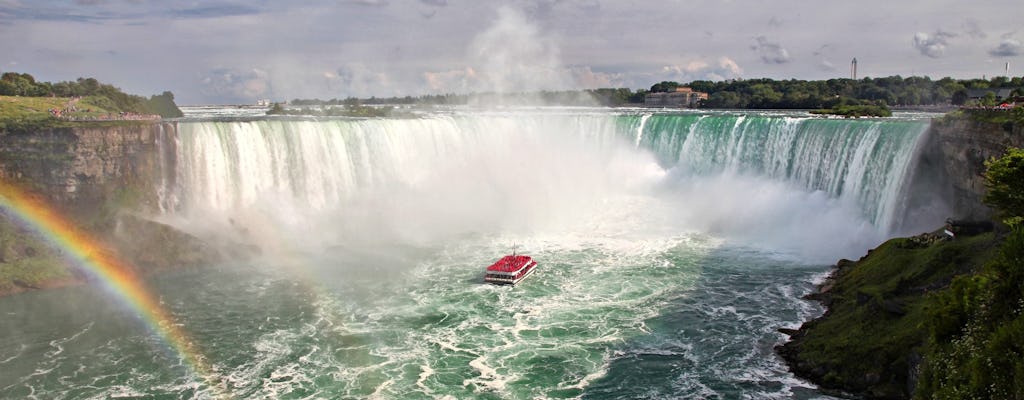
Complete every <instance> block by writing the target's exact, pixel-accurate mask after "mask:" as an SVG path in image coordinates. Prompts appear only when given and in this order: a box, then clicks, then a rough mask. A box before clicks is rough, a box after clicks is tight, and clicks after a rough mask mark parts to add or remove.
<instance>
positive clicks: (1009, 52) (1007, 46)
mask: <svg viewBox="0 0 1024 400" xmlns="http://www.w3.org/2000/svg"><path fill="white" fill-rule="evenodd" d="M988 54H991V55H992V56H994V57H1016V56H1019V55H1021V54H1024V45H1022V44H1021V42H1020V41H1019V40H1016V39H1003V41H1002V42H999V46H997V47H996V48H994V49H992V50H989V52H988Z"/></svg>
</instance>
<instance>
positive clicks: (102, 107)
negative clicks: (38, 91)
mask: <svg viewBox="0 0 1024 400" xmlns="http://www.w3.org/2000/svg"><path fill="white" fill-rule="evenodd" d="M72 100H73V99H72V98H70V97H22V96H0V131H5V130H25V131H30V130H33V129H39V128H52V127H61V126H73V125H74V124H76V123H78V122H77V121H66V120H61V119H58V118H54V117H53V116H52V115H50V110H51V109H56V110H64V109H65V108H68V107H69V105H72V104H73V105H74V108H75V109H76V111H73V112H65V113H63V115H64V116H65V117H69V118H71V119H76V120H77V119H90V118H100V117H102V116H105V115H109V114H116V113H118V111H116V110H115V109H114V108H113V107H111V106H110V105H106V104H103V103H104V101H105V100H107V99H106V98H103V97H96V96H87V97H83V98H82V99H81V100H79V101H77V102H72ZM106 102H109V101H106ZM89 122H90V123H93V122H92V121H89ZM102 122H114V121H102ZM118 122H119V121H118Z"/></svg>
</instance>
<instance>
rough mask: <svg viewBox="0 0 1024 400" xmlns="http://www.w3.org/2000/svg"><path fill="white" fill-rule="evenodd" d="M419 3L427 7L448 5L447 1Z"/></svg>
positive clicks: (435, 0) (429, 0)
mask: <svg viewBox="0 0 1024 400" xmlns="http://www.w3.org/2000/svg"><path fill="white" fill-rule="evenodd" d="M420 3H423V4H426V5H428V6H435V7H445V6H447V5H448V0H420Z"/></svg>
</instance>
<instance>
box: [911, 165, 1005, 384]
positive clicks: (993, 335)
mask: <svg viewBox="0 0 1024 400" xmlns="http://www.w3.org/2000/svg"><path fill="white" fill-rule="evenodd" d="M987 165H988V167H989V169H988V171H987V172H986V175H985V178H986V182H987V184H988V188H989V193H988V195H986V197H985V200H986V202H988V204H989V205H991V206H993V207H994V208H995V209H996V210H997V211H998V212H999V213H1000V215H1001V216H1003V217H1004V218H1007V219H1008V220H1009V221H1010V222H1011V231H1010V233H1009V234H1008V235H1007V236H1006V239H1005V241H1004V242H1003V244H1002V247H1001V249H1000V252H999V256H998V257H996V258H995V259H994V260H992V261H991V262H989V263H987V264H985V266H984V267H983V268H982V269H981V270H980V271H979V272H977V273H976V274H971V275H963V276H959V277H957V278H956V279H954V280H953V282H952V284H951V285H950V288H949V290H946V291H943V292H940V293H939V294H937V295H936V296H934V298H933V299H932V307H931V315H930V317H931V318H930V320H929V324H928V327H929V330H930V331H929V333H930V337H929V351H928V353H927V354H926V356H925V359H926V361H927V362H926V364H925V368H924V369H923V371H922V373H921V386H920V388H919V390H918V392H917V393H916V396H915V397H917V398H922V399H1024V226H1021V225H1020V224H1019V222H1020V220H1021V218H1022V216H1024V201H1022V199H1024V185H1022V183H1024V151H1022V150H1020V149H1010V150H1009V151H1008V153H1007V155H1006V156H1004V157H1002V158H1000V159H998V160H994V161H991V162H989V163H987Z"/></svg>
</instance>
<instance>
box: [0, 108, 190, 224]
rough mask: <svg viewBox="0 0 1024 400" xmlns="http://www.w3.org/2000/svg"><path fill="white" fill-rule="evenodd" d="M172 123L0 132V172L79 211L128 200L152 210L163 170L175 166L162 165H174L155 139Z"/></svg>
mask: <svg viewBox="0 0 1024 400" xmlns="http://www.w3.org/2000/svg"><path fill="white" fill-rule="evenodd" d="M174 128H175V127H174V125H173V124H171V123H139V124H134V125H125V126H105V127H74V128H52V129H44V130H40V131H35V132H18V133H0V178H3V179H4V180H7V181H11V182H18V183H21V184H24V185H26V186H28V187H30V188H32V189H33V190H35V191H36V192H38V193H40V194H42V195H44V196H46V197H47V198H48V199H49V200H50V201H51V202H53V203H54V204H55V205H57V206H59V207H61V208H62V209H65V210H67V211H69V212H72V213H74V214H77V215H80V216H87V215H88V214H92V213H95V212H96V211H98V209H99V208H103V207H109V206H111V204H109V203H111V202H123V201H127V200H132V202H133V203H135V204H133V206H135V207H139V208H141V209H142V210H147V211H148V210H154V209H156V207H158V203H157V201H158V197H159V196H158V190H159V188H158V186H157V185H158V183H159V182H160V181H161V179H164V177H162V174H165V173H166V172H165V171H173V170H174V169H173V167H171V168H164V167H165V166H167V165H166V164H170V165H171V166H173V164H171V163H173V153H172V154H166V153H167V152H164V151H162V149H161V148H160V143H163V137H164V136H167V135H173V133H174ZM169 157H170V159H169ZM129 198H130V199H129Z"/></svg>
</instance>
